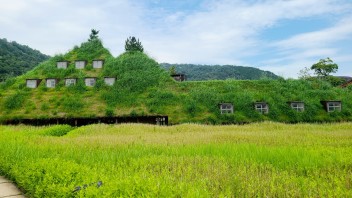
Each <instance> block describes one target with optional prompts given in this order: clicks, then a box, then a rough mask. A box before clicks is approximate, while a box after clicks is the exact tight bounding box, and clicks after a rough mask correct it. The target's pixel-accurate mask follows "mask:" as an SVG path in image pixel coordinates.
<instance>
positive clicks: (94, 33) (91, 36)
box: [88, 29, 99, 41]
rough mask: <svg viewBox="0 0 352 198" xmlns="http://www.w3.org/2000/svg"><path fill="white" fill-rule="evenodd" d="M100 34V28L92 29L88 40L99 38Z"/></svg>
mask: <svg viewBox="0 0 352 198" xmlns="http://www.w3.org/2000/svg"><path fill="white" fill-rule="evenodd" d="M98 34H99V30H95V29H92V32H91V33H90V35H89V39H88V41H92V40H95V39H98Z"/></svg>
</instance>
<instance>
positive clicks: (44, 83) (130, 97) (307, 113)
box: [0, 39, 352, 124]
mask: <svg viewBox="0 0 352 198" xmlns="http://www.w3.org/2000/svg"><path fill="white" fill-rule="evenodd" d="M62 61H67V62H62ZM76 61H80V62H78V63H77V65H75V63H76ZM95 61H103V67H102V68H96V67H95V66H94V63H95ZM58 62H60V63H59V67H64V68H59V67H58ZM66 64H67V65H66ZM81 64H83V65H81ZM84 64H86V65H84ZM66 66H67V68H66ZM76 66H84V68H82V69H77V68H76ZM107 77H108V78H107ZM35 79H37V80H35ZM107 79H108V80H111V79H113V80H115V79H116V81H115V82H113V85H112V86H111V85H108V84H107V81H106V80H107ZM73 82H75V83H74V85H70V86H67V85H68V83H73ZM109 82H111V81H109ZM36 83H39V84H38V87H36ZM28 86H29V87H35V88H29V87H28ZM51 87H54V88H51ZM350 96H351V89H349V88H347V89H342V88H337V87H333V86H332V85H331V84H329V83H327V82H326V81H321V80H319V79H314V80H309V81H308V80H306V81H304V80H284V79H279V80H272V79H268V78H264V79H261V80H211V81H186V82H176V81H175V80H173V79H172V78H171V77H170V75H169V72H168V71H166V70H165V69H163V68H161V67H160V64H159V63H157V62H156V61H155V60H153V59H151V58H150V57H148V56H147V55H146V54H144V53H142V52H136V51H135V52H125V53H123V54H121V55H119V56H118V57H113V56H112V55H111V53H110V52H109V51H108V50H107V49H106V48H105V47H104V46H103V44H102V42H101V41H100V40H99V39H93V40H92V41H89V42H85V43H82V44H81V45H80V46H76V47H74V48H73V49H72V50H70V51H69V52H68V53H66V54H62V55H56V56H54V57H52V58H50V59H49V60H47V61H45V62H43V63H40V64H39V65H38V66H36V67H35V68H34V69H32V70H31V71H29V72H27V73H25V74H24V75H21V76H19V77H17V78H14V79H10V80H7V81H6V82H4V83H1V85H0V121H3V122H4V121H6V120H14V119H47V118H96V117H105V116H108V117H111V116H118V117H139V116H156V115H166V116H168V118H169V123H171V124H177V123H188V122H196V123H212V124H220V123H246V122H258V121H263V120H273V121H280V122H326V121H351V120H352V100H351V99H350ZM289 101H302V102H304V103H303V105H304V111H301V110H303V109H302V108H301V105H302V103H298V104H296V103H295V104H289V103H288V102H289ZM323 101H335V102H333V103H326V102H323ZM256 102H265V104H264V103H256ZM340 102H341V103H340ZM224 103H226V104H224ZM220 104H223V105H220ZM341 104H342V108H341ZM231 105H233V106H231ZM291 105H293V106H294V107H295V108H292V106H291ZM326 105H327V106H326ZM220 107H223V108H224V109H223V111H221V110H220ZM327 107H328V108H329V110H330V111H331V112H327V111H326V108H327ZM259 111H261V112H259ZM222 113H223V114H222Z"/></svg>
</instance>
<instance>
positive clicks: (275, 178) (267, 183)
mask: <svg viewBox="0 0 352 198" xmlns="http://www.w3.org/2000/svg"><path fill="white" fill-rule="evenodd" d="M0 174H3V175H6V176H7V177H9V178H10V179H12V180H14V181H15V182H16V183H17V184H18V185H19V186H20V187H21V188H22V189H24V190H25V192H26V194H27V195H28V196H29V197H136V196H138V197H141V196H142V197H254V196H255V197H352V123H336V124H296V125H287V124H279V123H270V122H264V123H255V124H249V125H235V126H232V125H231V126H230V125H229V126H205V125H195V124H183V125H177V126H170V127H160V126H152V125H139V124H124V125H90V126H85V127H80V128H71V127H69V126H52V127H30V126H0ZM99 181H101V182H102V185H101V186H100V187H99V188H98V187H97V184H98V182H99ZM85 184H87V186H86V187H83V186H84V185H85ZM77 186H80V187H81V190H79V191H76V192H73V191H74V190H75V189H76V187H77Z"/></svg>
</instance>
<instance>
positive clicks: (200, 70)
mask: <svg viewBox="0 0 352 198" xmlns="http://www.w3.org/2000/svg"><path fill="white" fill-rule="evenodd" d="M160 65H161V66H162V67H163V68H165V69H166V70H169V69H170V68H171V67H172V66H175V69H176V72H177V73H183V74H186V78H187V80H190V81H198V80H226V79H238V80H258V79H263V78H265V79H278V78H280V77H279V76H277V75H275V74H274V73H272V72H269V71H263V70H260V69H258V68H254V67H244V66H233V65H222V66H221V65H194V64H169V63H161V64H160Z"/></svg>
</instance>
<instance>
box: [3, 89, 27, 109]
mask: <svg viewBox="0 0 352 198" xmlns="http://www.w3.org/2000/svg"><path fill="white" fill-rule="evenodd" d="M25 99H26V94H24V93H22V92H17V93H16V94H14V95H11V96H9V97H7V98H6V99H5V103H4V104H5V108H6V109H7V110H15V109H20V108H21V107H22V106H23V103H24V102H25Z"/></svg>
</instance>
